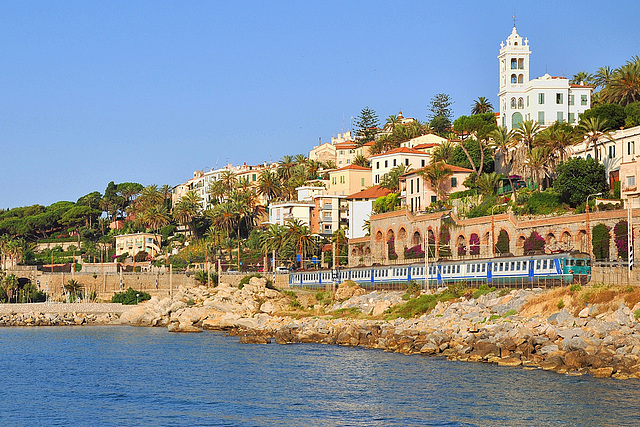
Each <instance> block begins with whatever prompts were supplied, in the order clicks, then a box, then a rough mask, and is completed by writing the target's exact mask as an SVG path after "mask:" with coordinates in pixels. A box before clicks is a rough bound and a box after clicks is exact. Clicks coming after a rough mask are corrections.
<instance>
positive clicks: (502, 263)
mask: <svg viewBox="0 0 640 427" xmlns="http://www.w3.org/2000/svg"><path fill="white" fill-rule="evenodd" d="M503 269H504V262H499V263H498V271H502V270H503Z"/></svg>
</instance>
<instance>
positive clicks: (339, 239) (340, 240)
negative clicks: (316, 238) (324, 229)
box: [331, 228, 347, 268]
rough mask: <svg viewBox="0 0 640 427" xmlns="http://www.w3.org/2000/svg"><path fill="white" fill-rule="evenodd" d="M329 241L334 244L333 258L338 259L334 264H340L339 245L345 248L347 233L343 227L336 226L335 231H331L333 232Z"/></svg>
mask: <svg viewBox="0 0 640 427" xmlns="http://www.w3.org/2000/svg"><path fill="white" fill-rule="evenodd" d="M331 243H335V244H336V254H335V259H336V260H338V262H337V263H336V264H337V265H340V248H341V247H342V248H345V247H346V245H347V235H346V233H345V230H344V228H338V229H337V230H336V231H334V232H333V234H332V235H331ZM336 267H337V266H334V268H336Z"/></svg>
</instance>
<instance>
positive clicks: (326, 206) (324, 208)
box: [322, 204, 333, 211]
mask: <svg viewBox="0 0 640 427" xmlns="http://www.w3.org/2000/svg"><path fill="white" fill-rule="evenodd" d="M331 209H333V205H332V204H326V205H324V206H323V207H322V210H325V211H330V210H331Z"/></svg>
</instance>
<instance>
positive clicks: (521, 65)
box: [518, 58, 524, 70]
mask: <svg viewBox="0 0 640 427" xmlns="http://www.w3.org/2000/svg"><path fill="white" fill-rule="evenodd" d="M518 69H520V70H524V59H523V58H520V59H518Z"/></svg>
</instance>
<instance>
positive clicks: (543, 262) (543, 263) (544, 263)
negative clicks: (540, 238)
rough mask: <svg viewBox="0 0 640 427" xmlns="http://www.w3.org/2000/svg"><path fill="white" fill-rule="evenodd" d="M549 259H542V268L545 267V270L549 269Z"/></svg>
mask: <svg viewBox="0 0 640 427" xmlns="http://www.w3.org/2000/svg"><path fill="white" fill-rule="evenodd" d="M548 261H549V260H548V259H543V260H542V268H543V269H545V270H546V269H547V266H548Z"/></svg>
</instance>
